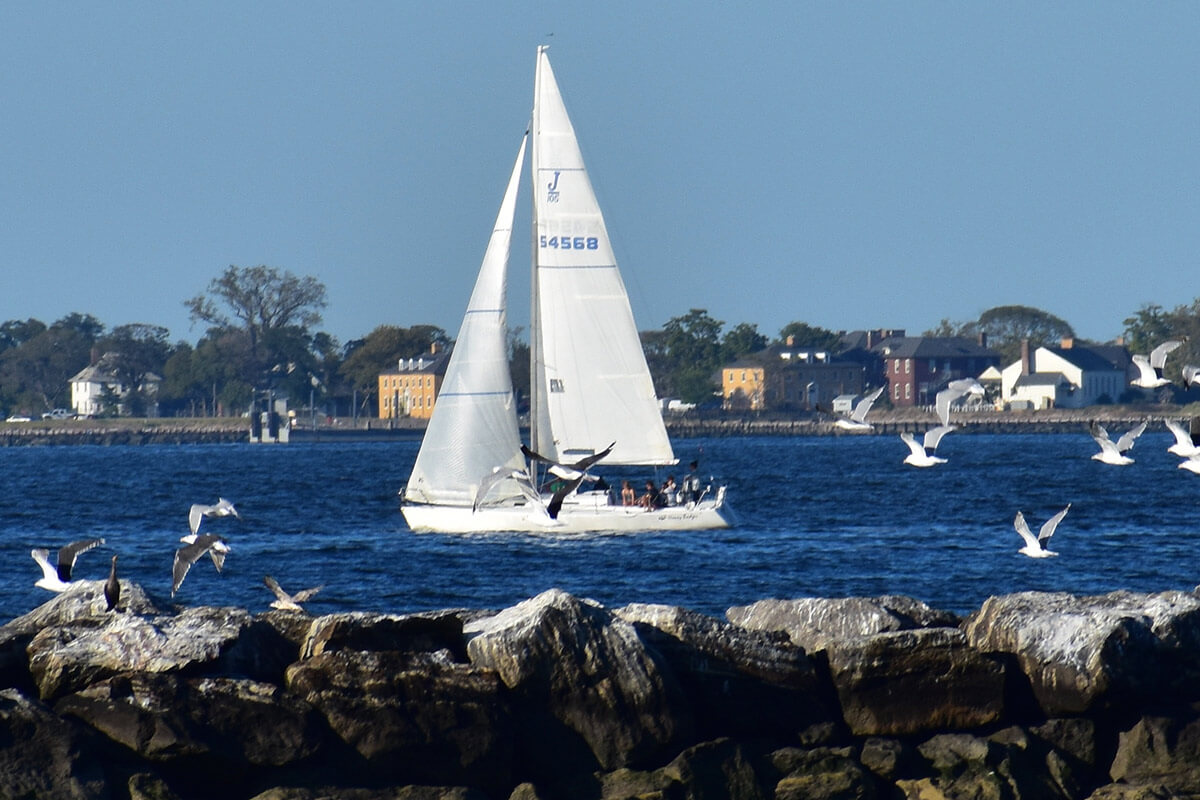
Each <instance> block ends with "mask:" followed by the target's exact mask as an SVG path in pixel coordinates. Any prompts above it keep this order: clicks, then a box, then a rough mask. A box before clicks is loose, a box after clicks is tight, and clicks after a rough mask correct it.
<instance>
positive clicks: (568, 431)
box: [438, 47, 676, 464]
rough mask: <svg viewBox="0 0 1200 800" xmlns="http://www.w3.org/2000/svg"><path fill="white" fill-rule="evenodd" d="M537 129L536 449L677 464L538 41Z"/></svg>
mask: <svg viewBox="0 0 1200 800" xmlns="http://www.w3.org/2000/svg"><path fill="white" fill-rule="evenodd" d="M532 133H533V147H532V175H533V222H534V228H533V279H532V286H533V289H532V293H533V308H532V310H531V328H532V331H533V334H532V341H531V343H530V350H531V353H530V357H531V361H532V369H531V372H532V376H531V377H532V395H533V402H532V412H533V413H532V420H531V434H530V438H531V440H532V443H533V446H534V449H536V450H537V451H538V452H540V453H541V454H543V455H545V456H547V457H549V458H553V459H555V460H558V461H564V462H570V461H575V460H578V459H579V458H581V457H584V456H586V455H589V454H591V453H594V452H597V451H599V450H600V449H602V448H604V447H607V446H608V444H609V443H611V442H616V447H615V448H614V449H613V452H612V453H611V455H609V456H608V457H607V458H605V459H604V463H605V464H672V463H675V461H676V459H675V456H674V453H673V452H672V450H671V442H670V439H669V438H668V437H667V431H666V427H665V426H664V425H663V421H662V413H661V411H660V409H659V405H658V398H657V397H656V396H655V392H654V384H653V382H652V381H651V378H650V370H649V369H648V368H647V366H646V357H645V355H644V353H643V351H642V344H641V341H640V339H639V338H638V331H637V325H636V324H635V323H634V320H633V312H632V310H631V309H630V307H629V297H628V295H627V294H626V292H625V284H624V282H623V281H622V280H621V273H620V271H619V270H618V269H617V261H616V257H615V256H614V255H613V251H612V247H611V245H610V244H609V240H608V231H607V229H606V227H605V225H604V217H603V216H602V215H601V213H600V206H599V205H598V204H597V202H596V196H595V193H594V192H593V191H592V184H591V181H590V180H589V179H588V174H587V168H586V167H585V166H584V163H583V156H582V155H581V154H580V152H579V144H578V142H577V141H576V138H575V130H574V128H573V127H572V126H571V120H570V119H569V118H568V116H567V110H566V107H565V106H564V105H563V101H562V96H561V95H560V93H559V90H558V83H557V82H556V81H555V79H554V73H553V71H551V69H550V61H549V59H548V57H547V55H546V48H545V47H539V48H538V61H537V71H536V75H535V79H534V105H533V128H532ZM438 402H439V403H440V402H441V400H440V399H439V401H438Z"/></svg>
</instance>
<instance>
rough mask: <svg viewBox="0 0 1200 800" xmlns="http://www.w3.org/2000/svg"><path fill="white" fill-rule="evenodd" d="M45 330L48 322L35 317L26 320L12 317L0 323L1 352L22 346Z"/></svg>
mask: <svg viewBox="0 0 1200 800" xmlns="http://www.w3.org/2000/svg"><path fill="white" fill-rule="evenodd" d="M44 330H46V323H44V322H42V321H41V320H38V319H34V318H33V317H30V318H29V319H26V320H20V319H10V320H9V321H8V322H5V323H3V324H0V353H2V352H4V351H5V350H11V349H12V348H14V347H20V346H21V345H23V344H25V343H26V342H28V341H29V340H30V339H32V338H33V337H34V336H37V335H38V334H39V333H41V332H42V331H44Z"/></svg>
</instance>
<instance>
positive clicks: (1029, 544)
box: [1013, 503, 1071, 558]
mask: <svg viewBox="0 0 1200 800" xmlns="http://www.w3.org/2000/svg"><path fill="white" fill-rule="evenodd" d="M1070 510H1071V504H1070V503H1067V507H1066V508H1064V509H1063V510H1062V511H1060V512H1058V513H1057V514H1055V515H1054V516H1053V517H1051V518H1050V519H1048V520H1046V522H1045V524H1044V525H1042V529H1041V530H1040V531H1039V532H1038V535H1037V538H1036V539H1035V538H1033V532H1032V531H1030V530H1029V524H1028V523H1027V522H1025V515H1024V514H1022V513H1021V512H1020V511H1018V512H1017V516H1016V519H1014V520H1013V527H1014V528H1016V529H1017V533H1019V534H1021V538H1022V539H1024V540H1025V546H1024V547H1022V548H1021V549H1020V550H1018V551H1017V552H1018V553H1022V554H1024V555H1027V556H1029V557H1030V558H1049V557H1050V556H1056V555H1058V553H1055V552H1054V551H1053V550H1047V549H1046V545H1047V544H1049V543H1050V537H1051V536H1053V535H1054V529H1055V528H1057V527H1058V523H1060V522H1062V520H1063V517H1065V516H1066V515H1067V512H1068V511H1070Z"/></svg>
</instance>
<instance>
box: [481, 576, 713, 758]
mask: <svg viewBox="0 0 1200 800" xmlns="http://www.w3.org/2000/svg"><path fill="white" fill-rule="evenodd" d="M464 632H465V634H466V635H467V636H468V642H467V652H468V655H469V656H470V659H471V663H473V664H475V665H476V666H479V667H483V668H487V669H491V670H495V671H496V673H498V674H499V676H500V679H501V680H503V681H504V684H505V685H506V686H507V687H509V688H510V689H512V690H513V691H514V693H516V695H517V696H518V697H519V698H520V702H521V703H522V706H523V707H524V708H525V709H527V710H528V711H529V712H530V716H529V717H527V718H526V719H523V724H527V725H529V726H532V728H529V729H527V730H528V731H529V732H530V733H532V737H531V740H532V741H536V742H537V745H535V746H533V747H532V748H531V750H533V749H536V750H538V751H540V752H530V753H528V756H529V757H530V758H536V759H540V760H541V761H542V763H543V764H545V765H547V766H549V767H552V768H562V767H563V766H564V764H568V763H572V762H573V764H574V768H576V769H584V768H585V767H586V765H585V763H584V762H582V761H580V759H586V754H585V753H584V752H581V751H580V750H579V746H582V747H583V748H585V749H586V753H590V756H591V760H592V761H593V764H594V765H596V766H599V767H600V768H602V769H609V770H611V769H616V768H619V767H624V766H638V765H640V764H644V763H646V762H650V763H653V762H654V760H655V759H657V758H660V757H662V756H663V755H664V754H666V753H669V752H670V751H671V750H672V748H673V747H675V746H676V745H677V743H680V742H684V741H687V740H689V739H691V738H692V733H691V732H692V722H691V718H690V716H689V714H688V710H687V708H686V705H685V704H684V702H683V699H682V697H681V695H680V692H679V687H678V686H677V685H676V684H675V683H674V681H673V680H672V679H671V676H670V674H669V673H668V672H667V671H665V670H664V667H663V665H662V663H661V662H660V660H659V659H660V658H661V656H658V655H656V654H655V653H653V652H652V651H651V650H650V649H648V648H647V647H646V645H645V643H643V642H642V640H641V639H640V638H639V637H638V634H637V631H636V630H635V629H634V627H633V625H631V624H630V623H628V622H626V621H624V620H622V619H619V618H617V617H615V616H613V615H612V614H611V613H609V612H608V611H607V610H605V609H604V608H603V607H601V606H600V605H599V604H597V603H595V602H594V601H591V600H585V599H579V598H575V597H572V596H571V595H569V594H567V593H566V592H563V591H561V590H558V589H552V590H549V591H546V592H543V593H542V594H540V595H538V596H537V597H534V598H532V599H530V600H526V601H525V602H523V603H519V604H518V605H516V606H513V607H512V608H508V609H505V610H504V611H501V612H500V613H498V614H496V615H495V616H492V617H488V618H484V619H479V620H475V621H473V622H471V623H469V624H467V625H466V626H464ZM555 765H557V766H555Z"/></svg>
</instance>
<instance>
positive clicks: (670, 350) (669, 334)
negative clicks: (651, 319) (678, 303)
mask: <svg viewBox="0 0 1200 800" xmlns="http://www.w3.org/2000/svg"><path fill="white" fill-rule="evenodd" d="M724 324H725V323H723V322H721V321H720V320H716V319H713V318H712V317H711V316H709V314H708V311H707V310H705V309H702V308H693V309H691V310H690V311H688V313H687V314H685V315H683V316H682V317H672V318H671V319H669V320H667V323H666V324H665V325H663V334H664V341H663V345H664V350H665V355H666V361H667V364H668V368H669V373H668V375H669V378H668V380H667V384H668V388H669V390H670V391H669V394H672V395H678V396H679V398H680V399H682V400H683V401H684V402H687V403H701V402H704V401H705V400H708V399H711V397H712V395H713V393H714V392H715V391H717V390H718V389H719V388H720V386H719V385H718V384H717V381H716V380H715V379H714V377H713V376H714V373H715V372H716V371H717V370H718V369H719V368H720V366H721V326H723V325H724Z"/></svg>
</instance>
